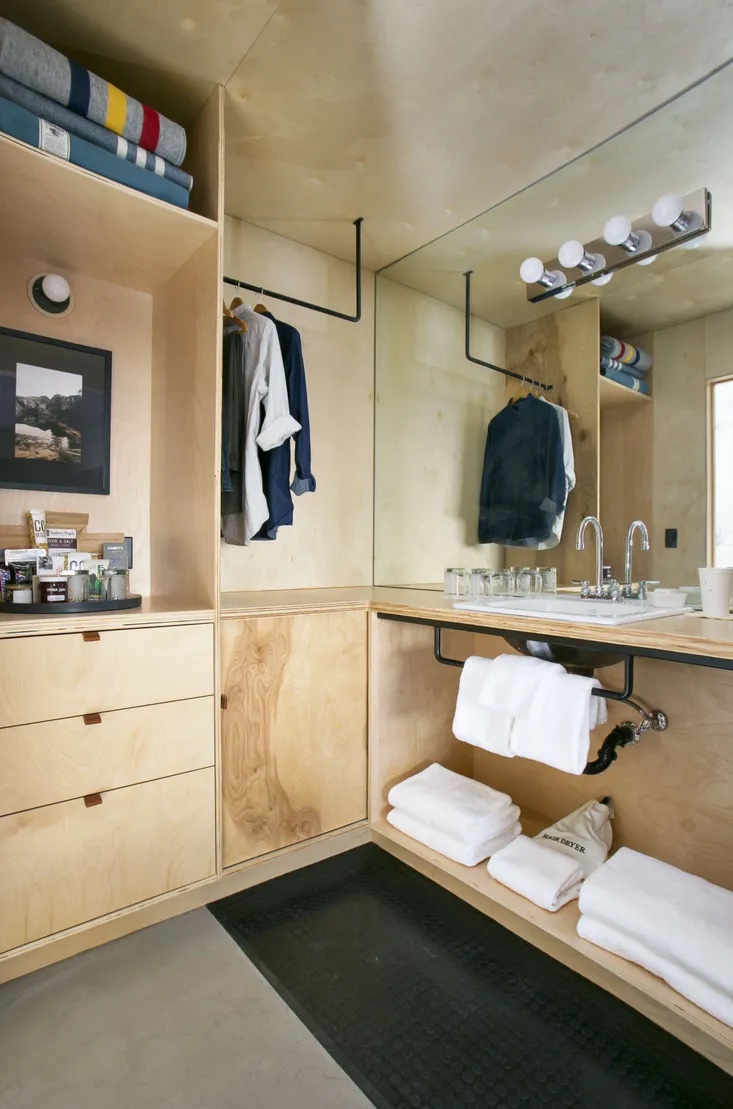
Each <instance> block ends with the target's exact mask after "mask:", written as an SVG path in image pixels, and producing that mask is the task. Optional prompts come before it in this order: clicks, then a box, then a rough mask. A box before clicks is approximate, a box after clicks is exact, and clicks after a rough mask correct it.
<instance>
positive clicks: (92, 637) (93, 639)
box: [82, 632, 100, 643]
mask: <svg viewBox="0 0 733 1109" xmlns="http://www.w3.org/2000/svg"><path fill="white" fill-rule="evenodd" d="M82 636H83V638H84V642H85V643H99V640H100V635H99V632H82Z"/></svg>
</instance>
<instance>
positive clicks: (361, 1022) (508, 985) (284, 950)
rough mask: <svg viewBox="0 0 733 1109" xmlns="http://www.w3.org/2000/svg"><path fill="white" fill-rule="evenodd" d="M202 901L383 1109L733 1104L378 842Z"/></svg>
mask: <svg viewBox="0 0 733 1109" xmlns="http://www.w3.org/2000/svg"><path fill="white" fill-rule="evenodd" d="M209 909H210V910H211V912H212V913H213V914H214V916H215V917H216V919H217V920H218V921H220V923H221V924H222V925H223V926H224V927H225V928H226V930H227V931H228V932H229V933H230V935H231V936H233V938H234V939H235V940H236V941H237V943H238V944H239V945H240V947H241V948H242V949H243V950H244V951H245V952H246V953H247V955H248V956H249V957H250V958H251V959H252V961H253V962H254V963H255V964H256V966H257V967H259V969H260V970H261V971H262V973H263V974H264V975H265V977H266V978H267V979H268V980H269V981H270V982H271V983H272V985H273V986H274V987H275V989H276V990H277V991H278V992H279V993H280V995H281V996H282V997H283V998H284V999H285V1000H286V1001H287V1003H288V1004H289V1005H290V1006H291V1008H292V1009H294V1010H295V1012H296V1013H297V1014H298V1016H299V1017H300V1018H301V1020H303V1022H304V1023H305V1024H306V1025H307V1026H308V1027H309V1028H310V1030H311V1031H312V1032H313V1033H314V1034H315V1036H316V1037H317V1038H318V1039H319V1040H320V1041H321V1043H322V1044H323V1045H324V1046H325V1047H326V1049H327V1050H328V1051H329V1052H330V1054H331V1055H332V1056H333V1057H334V1058H335V1059H336V1061H337V1062H338V1063H339V1064H340V1065H341V1066H342V1067H343V1069H344V1070H345V1071H346V1072H347V1073H348V1074H349V1075H350V1076H351V1077H352V1079H353V1080H354V1081H355V1082H356V1083H357V1084H358V1085H359V1086H360V1087H361V1089H362V1090H363V1091H364V1093H365V1094H366V1095H367V1097H368V1098H370V1099H371V1101H373V1102H374V1104H375V1105H377V1106H379V1107H380V1109H469V1107H470V1109H474V1107H475V1109H542V1107H551V1109H596V1107H597V1109H731V1107H732V1106H733V1078H731V1077H729V1076H728V1075H726V1074H725V1073H724V1072H723V1071H722V1070H720V1069H719V1068H717V1067H715V1066H713V1064H712V1063H709V1062H708V1061H707V1060H706V1059H703V1058H702V1056H700V1055H698V1054H696V1053H695V1052H694V1051H692V1050H691V1049H689V1048H687V1047H685V1046H684V1044H682V1043H680V1042H679V1041H678V1040H676V1039H675V1038H674V1037H672V1036H670V1035H668V1034H667V1033H666V1032H664V1031H662V1030H661V1029H660V1028H658V1027H657V1026H656V1025H655V1024H653V1023H652V1022H651V1021H648V1020H647V1019H646V1018H645V1017H643V1016H641V1014H639V1013H637V1012H636V1011H635V1010H634V1009H631V1008H630V1007H629V1006H627V1005H625V1004H624V1003H623V1002H622V1001H619V1000H617V999H616V998H614V997H612V996H611V995H610V994H608V993H606V992H605V991H604V990H601V989H600V988H599V987H597V986H594V985H593V984H592V983H591V982H588V981H587V980H586V979H585V978H582V977H581V976H580V975H578V974H575V973H574V972H573V971H571V970H569V969H568V968H567V967H564V966H562V965H561V964H560V963H558V962H556V961H555V960H554V959H551V958H550V957H549V956H548V955H545V954H544V953H543V952H541V951H539V950H538V949H537V948H534V947H532V946H531V945H530V944H528V943H525V942H524V940H521V939H520V938H519V937H518V936H515V935H514V934H513V933H511V932H508V931H507V930H506V929H505V928H502V927H501V925H499V924H496V923H495V922H494V921H492V920H490V919H488V918H487V917H485V916H484V915H483V914H482V913H479V912H478V911H477V910H475V909H472V908H471V906H469V905H466V904H465V902H463V901H461V900H459V899H458V898H457V897H454V896H453V895H452V894H450V893H448V892H446V891H445V890H443V889H441V888H440V887H439V886H437V885H436V884H435V883H434V882H430V881H429V880H428V879H426V878H423V877H422V875H420V874H417V873H416V872H415V871H413V870H411V869H410V868H409V867H407V866H405V865H404V864H402V863H400V862H399V861H398V860H396V859H394V858H393V857H392V856H391V855H388V854H387V853H386V852H384V851H381V850H380V849H379V848H377V847H375V846H372V845H368V846H366V847H359V848H357V849H356V850H354V851H350V852H348V853H347V854H344V855H339V856H337V857H336V858H333V859H328V860H326V861H325V862H322V863H317V864H316V865H315V866H311V867H308V868H306V869H304V870H299V871H296V872H295V873H294V874H288V875H285V876H284V877H282V878H276V879H274V880H273V881H271V882H267V883H265V884H264V885H261V886H257V887H255V888H254V889H250V890H247V891H245V892H244V893H240V894H235V895H234V896H233V897H229V898H226V899H225V900H223V901H218V902H215V903H214V904H213V905H210V906H209ZM294 1109H297V1107H294Z"/></svg>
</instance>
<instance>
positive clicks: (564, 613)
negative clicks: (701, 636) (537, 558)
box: [453, 594, 692, 627]
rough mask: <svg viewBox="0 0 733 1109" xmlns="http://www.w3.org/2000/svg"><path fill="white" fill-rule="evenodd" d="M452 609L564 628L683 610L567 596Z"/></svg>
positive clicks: (461, 604) (497, 600)
mask: <svg viewBox="0 0 733 1109" xmlns="http://www.w3.org/2000/svg"><path fill="white" fill-rule="evenodd" d="M453 608H456V609H462V610H465V611H467V612H482V613H484V615H488V614H491V613H496V615H497V616H499V615H503V616H539V617H541V618H542V619H543V620H558V621H560V622H562V623H565V624H602V625H605V626H606V627H618V626H620V625H622V624H635V623H637V621H641V620H659V619H660V618H661V617H664V616H681V615H682V613H684V612H691V611H692V609H691V608H689V607H686V608H654V607H653V606H652V605H650V604H648V602H646V601H594V600H584V599H583V598H582V597H578V596H574V595H570V596H560V595H556V594H553V595H546V596H539V597H486V598H482V599H476V600H472V601H456V602H455V603H454V605H453Z"/></svg>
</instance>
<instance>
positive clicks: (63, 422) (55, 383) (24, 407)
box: [0, 327, 112, 496]
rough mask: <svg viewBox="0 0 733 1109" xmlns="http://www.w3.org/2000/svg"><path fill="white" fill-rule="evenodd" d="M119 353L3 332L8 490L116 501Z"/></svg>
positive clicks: (4, 480) (0, 375) (2, 477)
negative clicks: (113, 433) (112, 494)
mask: <svg viewBox="0 0 733 1109" xmlns="http://www.w3.org/2000/svg"><path fill="white" fill-rule="evenodd" d="M111 411H112V352H111V351H109V350H102V349H101V348H99V347H88V346H82V345H81V344H80V343H69V342H66V341H65V340H62V339H52V338H49V337H48V336H46V335H33V334H30V333H28V332H25V331H14V330H12V329H11V328H7V327H0V488H2V489H42V490H46V491H48V492H54V493H91V494H97V495H100V496H108V495H109V488H110V427H111Z"/></svg>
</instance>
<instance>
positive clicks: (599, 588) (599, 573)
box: [575, 516, 603, 597]
mask: <svg viewBox="0 0 733 1109" xmlns="http://www.w3.org/2000/svg"><path fill="white" fill-rule="evenodd" d="M589 524H590V525H591V527H592V528H593V530H594V531H595V533H596V588H595V592H596V596H598V597H600V596H602V595H603V528H602V527H601V521H600V520H599V519H598V518H597V517H596V516H586V517H585V518H584V519H583V520H581V521H580V526H579V527H578V538H577V539H576V541H575V549H576V551H584V550H585V529H586V528H587V527H588V525H589Z"/></svg>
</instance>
